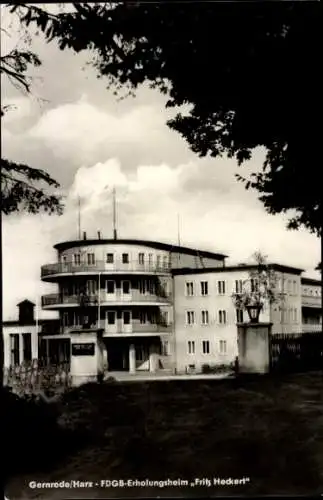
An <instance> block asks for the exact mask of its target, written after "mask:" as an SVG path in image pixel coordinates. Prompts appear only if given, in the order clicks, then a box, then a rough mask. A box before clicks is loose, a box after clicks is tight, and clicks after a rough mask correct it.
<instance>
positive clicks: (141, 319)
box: [139, 311, 147, 325]
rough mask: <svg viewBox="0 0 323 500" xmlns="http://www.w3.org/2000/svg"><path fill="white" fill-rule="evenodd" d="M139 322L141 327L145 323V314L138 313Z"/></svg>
mask: <svg viewBox="0 0 323 500" xmlns="http://www.w3.org/2000/svg"><path fill="white" fill-rule="evenodd" d="M139 321H140V324H141V325H144V324H145V323H147V313H146V312H143V311H139Z"/></svg>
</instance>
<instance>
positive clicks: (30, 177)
mask: <svg viewBox="0 0 323 500" xmlns="http://www.w3.org/2000/svg"><path fill="white" fill-rule="evenodd" d="M1 31H3V30H1ZM30 64H31V65H34V66H40V64H41V61H40V60H39V58H38V57H37V55H36V54H34V53H33V52H31V51H29V50H26V51H20V50H17V49H12V50H11V51H10V52H8V54H5V55H3V56H1V57H0V73H1V75H4V76H6V77H8V78H9V80H10V82H11V83H12V84H13V85H14V86H15V87H16V88H18V89H20V90H23V91H24V92H26V93H27V94H29V93H30V92H31V80H30V79H29V78H28V76H27V73H26V72H27V69H28V66H29V65H30ZM8 111H10V106H2V107H1V119H2V118H3V117H4V115H5V114H6V113H7V112H8ZM0 165H1V212H2V213H3V214H5V215H9V214H11V213H13V212H17V211H19V210H25V211H27V212H29V213H37V212H39V211H41V210H43V211H45V212H47V213H57V214H61V213H62V211H63V206H62V199H61V197H60V196H59V195H57V194H56V193H53V194H51V193H48V192H47V188H48V187H52V188H55V189H57V188H59V184H58V182H56V181H55V180H54V179H52V177H51V176H50V175H49V174H47V173H46V172H44V171H43V170H41V169H36V168H32V167H30V166H28V165H25V164H21V163H16V162H14V161H10V160H8V159H6V158H1V162H0Z"/></svg>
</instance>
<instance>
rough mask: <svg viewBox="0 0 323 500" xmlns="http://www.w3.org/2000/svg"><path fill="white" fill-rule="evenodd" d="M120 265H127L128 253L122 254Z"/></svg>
mask: <svg viewBox="0 0 323 500" xmlns="http://www.w3.org/2000/svg"><path fill="white" fill-rule="evenodd" d="M122 264H129V254H128V253H123V254H122Z"/></svg>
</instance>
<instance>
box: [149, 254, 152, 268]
mask: <svg viewBox="0 0 323 500" xmlns="http://www.w3.org/2000/svg"><path fill="white" fill-rule="evenodd" d="M148 265H149V269H151V268H152V267H153V254H152V253H149V254H148Z"/></svg>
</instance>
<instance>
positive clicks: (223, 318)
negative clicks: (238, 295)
mask: <svg viewBox="0 0 323 500" xmlns="http://www.w3.org/2000/svg"><path fill="white" fill-rule="evenodd" d="M226 322H227V314H226V312H225V311H223V310H221V311H219V323H221V325H224V324H225V323H226Z"/></svg>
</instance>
